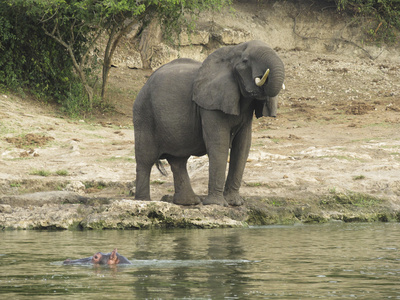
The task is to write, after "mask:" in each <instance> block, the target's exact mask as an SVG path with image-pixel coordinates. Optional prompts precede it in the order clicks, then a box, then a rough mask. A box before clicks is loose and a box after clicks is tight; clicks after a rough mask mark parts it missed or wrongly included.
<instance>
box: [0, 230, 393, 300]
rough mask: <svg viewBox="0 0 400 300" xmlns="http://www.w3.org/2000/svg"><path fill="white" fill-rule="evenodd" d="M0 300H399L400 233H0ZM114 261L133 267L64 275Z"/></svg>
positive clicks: (95, 267) (154, 231)
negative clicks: (90, 262)
mask: <svg viewBox="0 0 400 300" xmlns="http://www.w3.org/2000/svg"><path fill="white" fill-rule="evenodd" d="M0 246H1V247H0V267H1V272H0V274H1V275H0V299H28V298H29V299H59V298H60V299H64V298H68V299H312V298H317V299H318V298H330V297H332V298H337V299H343V298H352V299H354V298H355V299H389V298H390V299H400V224H398V223H368V224H344V223H330V224H325V225H295V226H265V227H252V228H247V229H211V230H204V229H202V230H196V229H187V230H184V229H179V230H178V229H170V230H143V231H3V232H0ZM115 247H117V248H118V252H119V253H120V254H122V255H124V256H126V257H127V258H129V259H130V260H131V262H132V263H133V264H132V265H125V266H123V265H118V266H115V267H110V266H71V265H69V266H67V265H63V264H62V262H63V261H64V260H65V259H66V258H72V259H76V258H82V257H88V256H91V255H93V254H94V253H95V252H98V251H101V252H110V251H112V249H114V248H115Z"/></svg>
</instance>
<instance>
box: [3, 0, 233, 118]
mask: <svg viewBox="0 0 400 300" xmlns="http://www.w3.org/2000/svg"><path fill="white" fill-rule="evenodd" d="M229 1H230V0H193V1H188V0H142V1H137V0H118V1H117V0H97V1H93V0H68V1H66V0H2V1H1V2H0V30H1V31H0V32H1V35H0V51H1V53H0V70H1V71H0V84H3V85H5V86H7V87H9V88H11V89H17V88H20V87H23V88H29V89H32V90H33V91H35V92H36V93H38V96H40V97H43V96H44V95H46V96H49V97H54V98H56V99H57V100H58V101H60V102H61V103H63V106H64V107H65V109H66V111H74V110H78V111H79V110H91V109H92V108H93V101H94V99H95V95H94V87H95V84H96V83H97V82H98V80H97V74H98V72H96V70H97V68H99V67H100V66H99V62H100V63H101V64H102V89H101V90H102V93H101V98H102V99H104V94H105V88H106V85H107V79H108V74H109V71H110V67H111V58H112V56H113V53H114V51H115V49H116V47H117V46H118V43H119V41H120V39H121V37H122V36H123V34H125V33H126V32H127V31H128V30H129V29H130V28H132V26H134V25H137V26H138V27H139V28H143V27H144V26H146V24H148V23H149V21H150V20H152V19H154V18H156V19H158V20H159V21H160V23H161V24H162V25H163V28H164V30H165V31H166V32H170V31H172V29H175V30H177V31H179V30H180V28H181V26H183V25H184V24H186V25H187V24H190V22H187V20H188V19H187V16H188V15H195V14H197V13H198V12H200V11H202V10H204V9H219V8H221V7H222V6H223V5H224V4H225V3H229ZM140 32H141V30H138V33H140ZM100 36H106V37H107V38H108V41H107V43H106V46H105V49H99V48H98V40H99V38H100ZM100 51H102V52H100ZM82 91H83V92H84V94H85V95H86V97H87V101H84V100H80V98H82ZM82 104H84V105H82Z"/></svg>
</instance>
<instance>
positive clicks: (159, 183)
mask: <svg viewBox="0 0 400 300" xmlns="http://www.w3.org/2000/svg"><path fill="white" fill-rule="evenodd" d="M164 183H165V181H163V180H153V181H152V182H150V184H156V185H162V184H164Z"/></svg>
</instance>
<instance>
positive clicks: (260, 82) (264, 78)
mask: <svg viewBox="0 0 400 300" xmlns="http://www.w3.org/2000/svg"><path fill="white" fill-rule="evenodd" d="M268 74H269V69H267V71H265V73H264V76H263V77H262V78H261V79H260V78H258V77H256V79H255V82H256V85H257V86H263V85H264V83H265V81H267V78H268Z"/></svg>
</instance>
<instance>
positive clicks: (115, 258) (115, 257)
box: [108, 248, 119, 265]
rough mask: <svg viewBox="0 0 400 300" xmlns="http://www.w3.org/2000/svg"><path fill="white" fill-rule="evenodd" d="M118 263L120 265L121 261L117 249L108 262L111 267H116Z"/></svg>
mask: <svg viewBox="0 0 400 300" xmlns="http://www.w3.org/2000/svg"><path fill="white" fill-rule="evenodd" d="M118 263H119V260H118V255H117V248H115V249H114V250H113V252H111V254H110V258H109V260H108V264H109V265H116V264H118Z"/></svg>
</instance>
